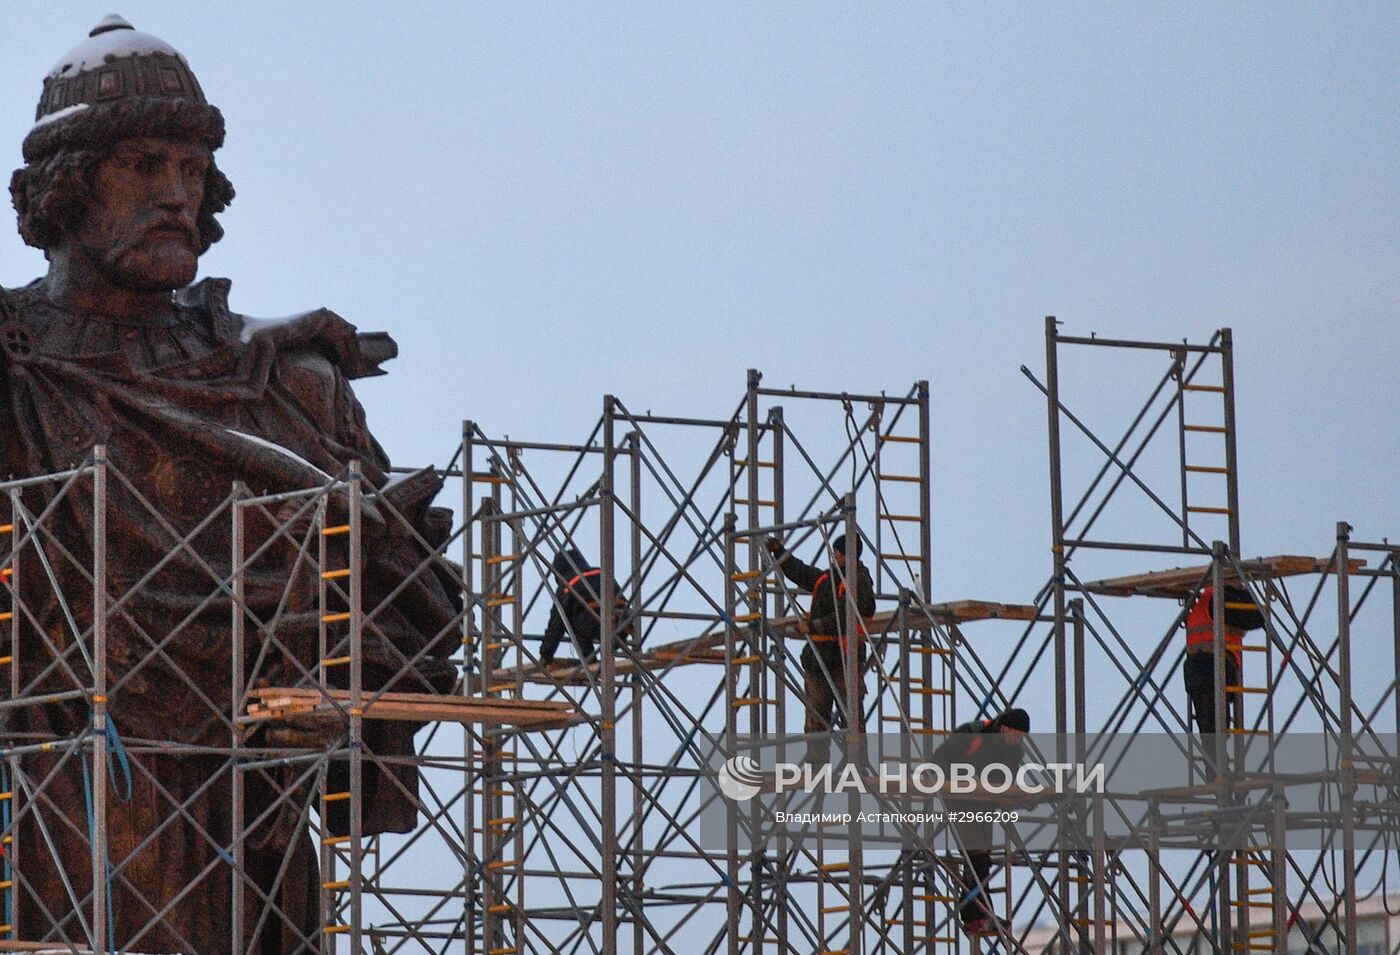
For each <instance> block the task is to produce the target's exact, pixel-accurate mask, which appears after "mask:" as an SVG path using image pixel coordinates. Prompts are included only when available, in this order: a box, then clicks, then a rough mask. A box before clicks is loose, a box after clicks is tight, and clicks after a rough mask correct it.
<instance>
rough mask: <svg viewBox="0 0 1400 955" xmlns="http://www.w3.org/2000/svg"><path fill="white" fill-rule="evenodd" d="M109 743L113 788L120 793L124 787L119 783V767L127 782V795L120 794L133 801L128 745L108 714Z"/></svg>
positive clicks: (108, 768) (108, 761)
mask: <svg viewBox="0 0 1400 955" xmlns="http://www.w3.org/2000/svg"><path fill="white" fill-rule="evenodd" d="M104 725H105V726H106V733H107V744H108V745H109V746H110V747H111V748H110V749H109V750H108V753H107V776H108V778H109V779H111V780H112V790H113V791H114V792H118V793H120V791H121V789H122V787H121V786H119V785H118V784H117V768H118V767H120V768H121V771H122V779H123V781H124V782H125V788H126V795H125V796H122V795H118V796H117V798H118V799H120V800H121V801H122V802H131V761H130V760H129V759H128V758H127V755H126V747H125V746H123V745H122V734H120V733H118V732H117V724H116V723H115V722H113V720H112V717H111V715H110V714H108V716H107V719H106V721H105V724H104ZM114 755H115V756H116V765H115V766H114V765H113V764H112V757H113V756H114Z"/></svg>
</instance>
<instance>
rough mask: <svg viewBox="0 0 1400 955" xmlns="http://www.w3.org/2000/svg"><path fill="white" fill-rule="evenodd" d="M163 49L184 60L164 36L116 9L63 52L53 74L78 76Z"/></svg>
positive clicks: (163, 51) (50, 74)
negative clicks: (132, 21) (153, 33)
mask: <svg viewBox="0 0 1400 955" xmlns="http://www.w3.org/2000/svg"><path fill="white" fill-rule="evenodd" d="M152 53H163V54H165V55H166V56H173V57H177V58H178V59H180V60H181V61H182V62H183V61H184V59H185V58H184V57H183V56H180V51H179V50H177V49H175V48H174V47H173V46H171V45H170V44H169V43H166V42H165V41H164V40H162V39H161V38H160V37H155V36H151V35H150V34H149V33H142V32H140V31H139V30H137V29H136V28H135V27H134V26H132V25H131V24H130V23H127V22H126V21H125V20H123V19H122V18H121V17H119V16H118V15H117V14H115V13H109V14H107V16H105V17H103V18H102V19H101V21H99V22H98V24H97V26H95V27H93V28H92V30H91V32H89V33H88V38H87V39H86V40H84V41H83V42H82V43H79V44H78V45H77V46H75V47H73V49H71V50H69V51H68V52H67V53H65V54H64V55H63V57H62V58H61V59H59V61H58V62H57V63H55V64H54V67H53V69H52V70H50V71H49V76H74V75H76V74H78V73H84V72H86V71H88V70H95V69H98V68H100V67H103V66H106V65H107V63H108V61H110V60H115V59H118V58H119V57H124V56H149V55H150V54H152Z"/></svg>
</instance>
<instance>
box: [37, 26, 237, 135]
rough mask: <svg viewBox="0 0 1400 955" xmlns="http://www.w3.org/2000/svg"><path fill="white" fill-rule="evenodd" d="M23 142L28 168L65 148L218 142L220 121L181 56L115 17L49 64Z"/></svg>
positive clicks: (168, 45) (220, 118) (216, 111)
mask: <svg viewBox="0 0 1400 955" xmlns="http://www.w3.org/2000/svg"><path fill="white" fill-rule="evenodd" d="M34 121H35V124H34V128H33V129H31V130H30V131H29V135H28V136H26V137H25V139H24V158H25V160H26V161H28V162H34V161H35V160H36V159H38V158H41V157H43V156H46V155H49V154H51V153H53V152H54V151H56V150H57V149H60V148H62V147H64V146H67V145H78V144H82V145H87V146H91V145H94V144H95V143H101V142H112V141H115V140H116V139H120V138H123V137H126V136H142V135H174V136H179V137H180V138H183V139H189V140H193V141H195V142H201V143H205V144H207V145H208V146H209V148H210V149H217V148H218V147H219V146H220V145H222V144H223V139H224V121H223V117H222V116H221V115H220V114H219V111H218V110H217V109H215V108H214V107H212V106H210V105H209V102H208V101H207V100H206V99H205V98H204V91H203V90H202V89H201V88H200V86H199V81H198V80H196V79H195V77H194V73H193V71H191V70H190V67H189V64H188V63H187V62H186V61H185V58H184V57H183V56H181V55H180V52H179V51H178V50H176V49H175V48H174V47H173V46H171V45H170V44H169V43H166V42H165V41H164V40H162V39H160V38H159V37H154V36H151V35H150V34H149V33H142V32H141V31H139V30H137V29H136V28H135V27H133V26H132V25H131V24H130V23H128V22H127V21H126V20H124V19H122V18H121V17H119V16H117V15H116V14H115V13H113V14H109V15H108V16H106V17H103V18H102V20H101V21H100V22H98V24H97V26H95V27H93V28H92V31H91V32H90V33H89V34H88V38H87V39H86V40H84V41H83V42H81V43H79V44H78V45H77V46H75V47H73V49H71V50H69V51H68V52H67V53H66V54H64V55H63V57H61V58H60V59H59V61H58V62H57V63H56V64H54V68H53V69H52V70H51V71H50V72H49V75H48V76H46V77H45V78H44V92H43V94H42V95H41V96H40V97H39V106H38V108H37V109H36V110H35V111H34Z"/></svg>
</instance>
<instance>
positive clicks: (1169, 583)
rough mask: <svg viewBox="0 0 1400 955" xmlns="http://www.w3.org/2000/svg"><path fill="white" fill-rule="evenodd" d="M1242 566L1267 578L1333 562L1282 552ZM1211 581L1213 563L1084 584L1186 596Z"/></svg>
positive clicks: (1233, 579) (1229, 576)
mask: <svg viewBox="0 0 1400 955" xmlns="http://www.w3.org/2000/svg"><path fill="white" fill-rule="evenodd" d="M1239 563H1240V569H1241V570H1243V571H1244V576H1245V579H1246V580H1266V579H1269V578H1275V577H1297V576H1300V575H1302V574H1321V573H1327V572H1328V571H1329V570H1330V569H1331V566H1332V558H1330V557H1299V556H1298V555H1296V554H1279V555H1278V556H1275V557H1255V558H1254V559H1253V560H1242V561H1240V562H1239ZM1347 566H1348V567H1350V569H1351V571H1353V572H1354V571H1358V570H1360V569H1361V568H1362V567H1365V566H1366V562H1365V561H1364V560H1351V561H1348V562H1347ZM1224 576H1225V581H1226V582H1227V583H1239V581H1240V575H1239V574H1238V573H1236V572H1235V568H1234V567H1233V566H1227V567H1225V568H1224ZM1208 583H1210V565H1209V564H1202V565H1200V566H1198V567H1174V568H1172V569H1171V570H1155V571H1151V572H1149V573H1145V574H1132V575H1131V576H1128V577H1114V578H1111V579H1109V580H1096V581H1093V582H1092V583H1087V584H1084V585H1083V589H1084V590H1086V591H1088V592H1089V593H1091V594H1104V595H1107V596H1110V597H1132V596H1146V597H1175V598H1177V599H1184V598H1186V597H1190V596H1192V595H1193V594H1195V593H1197V592H1199V591H1200V589H1201V588H1202V587H1204V586H1205V585H1206V584H1208Z"/></svg>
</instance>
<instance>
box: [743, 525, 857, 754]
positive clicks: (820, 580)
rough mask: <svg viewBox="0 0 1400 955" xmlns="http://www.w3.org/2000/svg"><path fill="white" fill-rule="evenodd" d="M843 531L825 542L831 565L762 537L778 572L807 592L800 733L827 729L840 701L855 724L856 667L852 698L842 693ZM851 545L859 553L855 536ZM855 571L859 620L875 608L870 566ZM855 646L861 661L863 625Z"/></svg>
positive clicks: (845, 590)
mask: <svg viewBox="0 0 1400 955" xmlns="http://www.w3.org/2000/svg"><path fill="white" fill-rule="evenodd" d="M846 546H847V544H846V535H844V534H842V535H841V536H840V537H838V538H836V540H834V541H832V544H831V569H830V570H825V571H823V570H817V568H815V567H813V566H811V565H810V564H804V563H803V562H802V561H800V560H798V559H797V558H796V557H794V556H793V555H791V554H786V555H785V554H784V552H783V545H782V542H781V541H779V540H777V539H776V538H772V537H770V538H769V539H768V551H769V553H771V554H772V555H773V557H774V559H775V561H776V563H777V565H778V567H779V569H781V570H782V572H783V576H784V577H786V578H787V579H788V580H789V581H790V582H791V583H792V584H793V585H794V586H796V587H798V588H800V589H802V590H805V591H806V592H808V593H810V594H811V595H812V606H811V610H810V611H809V612H808V614H807V619H806V620H804V621H802V622H801V623H800V624H799V628H800V629H801V630H802V632H803V633H805V634H806V635H807V637H808V641H807V645H806V646H805V647H803V648H802V669H803V672H804V673H805V675H806V679H805V695H806V703H807V707H806V708H807V715H806V719H805V720H804V721H803V732H805V733H827V732H830V731H831V729H832V728H833V726H834V725H835V721H834V720H833V718H832V717H833V714H832V709H833V707H834V706H835V705H836V704H837V702H838V701H839V702H840V707H839V710H840V711H841V712H845V713H850V714H852V716H853V719H854V721H855V722H854V724H852V723H851V722H850V721H848V720H843V722H844V723H845V725H848V726H850V725H857V726H858V725H860V724H861V723H862V711H861V701H860V697H861V695H863V694H862V692H861V691H862V688H863V684H864V682H865V681H864V678H863V675H862V671H858V672H857V675H856V699H855V700H853V701H848V700H847V699H846V666H845V662H846V632H845V631H846V594H847V585H848V581H846V579H845V575H846ZM853 546H854V547H855V549H856V557H857V558H859V557H860V538H859V537H857V538H856V540H855V541H854V544H853ZM857 569H858V573H857V577H856V581H855V584H854V587H855V590H854V598H855V604H856V609H857V611H858V612H859V614H860V616H861V618H862V620H863V619H864V618H866V617H870V616H873V615H874V613H875V584H874V582H873V581H872V579H871V577H870V571H869V570H867V569H866V567H865V565H864V564H859V565H858V566H857ZM857 629H858V630H859V633H858V634H857V639H858V640H859V649H858V650H857V654H858V657H859V660H860V662H861V664H862V667H863V665H864V663H865V641H866V633H865V627H864V625H863V623H862V625H860V626H859V627H858V628H857Z"/></svg>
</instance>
